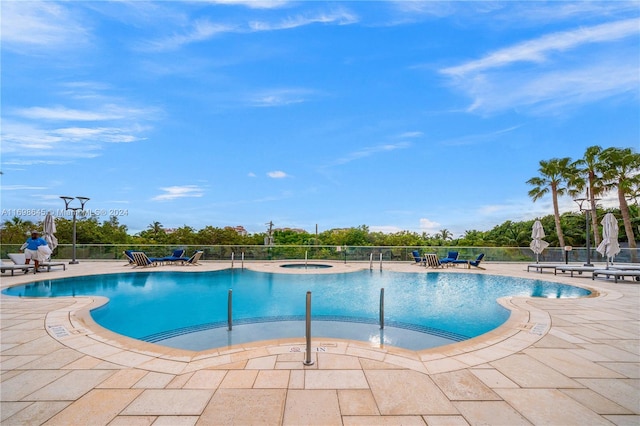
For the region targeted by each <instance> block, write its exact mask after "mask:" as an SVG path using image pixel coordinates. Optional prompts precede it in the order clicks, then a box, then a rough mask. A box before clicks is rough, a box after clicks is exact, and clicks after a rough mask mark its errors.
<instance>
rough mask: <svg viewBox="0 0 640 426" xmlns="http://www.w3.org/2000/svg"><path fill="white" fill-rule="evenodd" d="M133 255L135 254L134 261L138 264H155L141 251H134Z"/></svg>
mask: <svg viewBox="0 0 640 426" xmlns="http://www.w3.org/2000/svg"><path fill="white" fill-rule="evenodd" d="M131 255H132V256H133V261H134V262H135V264H136V266H149V265H152V264H153V262H152V261H151V260H150V259H149V257H147V255H146V254H144V253H143V252H141V251H134V252H132V253H131Z"/></svg>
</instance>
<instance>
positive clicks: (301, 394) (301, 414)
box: [282, 389, 342, 426]
mask: <svg viewBox="0 0 640 426" xmlns="http://www.w3.org/2000/svg"><path fill="white" fill-rule="evenodd" d="M341 423H342V418H341V415H340V405H339V403H338V394H337V392H336V391H335V390H328V389H326V390H325V389H304V390H297V389H293V390H290V391H289V392H288V393H287V401H286V405H285V410H284V419H283V423H282V424H283V425H296V426H297V425H307V426H312V425H322V426H325V425H339V424H341Z"/></svg>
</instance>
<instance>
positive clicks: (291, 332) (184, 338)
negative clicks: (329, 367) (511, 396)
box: [3, 269, 590, 350]
mask: <svg viewBox="0 0 640 426" xmlns="http://www.w3.org/2000/svg"><path fill="white" fill-rule="evenodd" d="M381 288H384V301H385V306H384V314H385V315H384V318H385V325H386V326H385V330H384V331H383V332H380V330H379V326H378V319H379V306H380V289H381ZM229 290H232V294H233V324H234V327H233V330H232V331H231V332H229V331H227V315H228V312H227V305H228V294H229ZM307 291H311V292H312V318H313V321H314V322H313V328H312V330H313V331H312V335H314V336H322V337H336V338H349V339H355V340H364V341H367V340H368V341H371V342H379V343H380V344H385V343H386V344H392V345H394V346H400V347H404V348H407V349H414V350H417V349H425V348H428V347H433V346H439V345H443V344H447V343H451V342H455V341H460V340H464V339H468V338H471V337H475V336H478V335H480V334H483V333H486V332H488V331H490V330H492V329H494V328H496V327H498V326H499V325H501V324H502V323H503V322H504V321H506V319H507V318H508V317H509V311H508V310H507V309H505V308H503V307H502V306H500V305H499V304H498V303H497V302H496V299H498V298H499V297H503V296H532V297H548V298H564V297H582V296H586V295H588V294H590V293H589V291H588V290H585V289H581V288H578V287H573V286H568V285H562V284H557V283H551V282H545V281H540V280H530V279H518V278H510V277H498V276H491V275H484V274H461V273H429V274H417V273H399V272H390V271H379V272H378V271H360V272H352V273H340V274H271V273H262V272H255V271H249V270H238V269H228V270H223V271H216V272H169V271H164V272H138V273H126V274H111V275H96V276H86V277H74V278H65V279H59V280H47V281H39V282H36V283H32V284H28V285H23V286H16V287H12V288H8V289H5V290H4V291H3V293H4V294H7V295H12V296H22V297H56V296H80V295H99V296H105V297H108V298H109V299H110V301H109V303H108V304H106V305H104V306H102V307H100V308H98V309H95V310H93V311H92V312H91V314H92V316H93V318H94V320H95V321H96V322H97V323H98V324H100V325H102V326H103V327H105V328H108V329H110V330H113V331H115V332H117V333H120V334H123V335H126V336H129V337H133V338H136V339H142V340H147V341H151V342H158V343H161V344H164V345H167V346H174V347H179V348H184V349H191V350H202V349H208V348H213V347H219V346H225V345H229V344H238V343H244V342H247V341H255V340H265V339H275V338H283V337H303V336H304V322H303V320H304V315H305V301H306V293H307ZM314 331H315V332H314Z"/></svg>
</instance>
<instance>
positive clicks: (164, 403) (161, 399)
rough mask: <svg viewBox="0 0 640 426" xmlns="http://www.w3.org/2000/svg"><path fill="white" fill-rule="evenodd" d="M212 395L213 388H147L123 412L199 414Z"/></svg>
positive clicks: (129, 413) (159, 414)
mask: <svg viewBox="0 0 640 426" xmlns="http://www.w3.org/2000/svg"><path fill="white" fill-rule="evenodd" d="M212 395H213V391H212V390H197V389H146V390H144V391H143V392H142V394H141V395H140V396H138V397H137V398H136V399H135V400H134V401H133V402H132V403H131V404H129V406H127V408H125V409H124V410H123V411H122V414H124V415H135V416H148V415H156V416H192V415H195V416H199V415H200V414H202V411H203V410H204V408H205V406H206V405H207V403H208V402H209V399H211V396H212Z"/></svg>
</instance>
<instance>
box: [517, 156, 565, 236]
mask: <svg viewBox="0 0 640 426" xmlns="http://www.w3.org/2000/svg"><path fill="white" fill-rule="evenodd" d="M538 171H539V172H540V176H538V177H533V178H531V179H529V180H528V181H527V184H529V185H532V186H533V187H534V188H533V189H531V190H530V191H529V197H531V199H532V200H533V201H534V202H535V201H537V200H539V199H540V198H542V197H543V196H545V195H546V194H548V193H549V191H551V197H552V201H553V214H554V217H555V223H556V233H557V234H558V244H559V245H560V247H564V235H563V234H562V227H561V226H560V209H559V208H558V197H559V196H561V195H564V194H566V193H567V191H568V189H567V187H566V186H565V185H566V183H567V182H569V181H570V180H571V179H572V178H575V176H576V175H577V173H576V172H575V166H574V164H573V163H572V162H571V158H569V157H565V158H552V159H551V160H549V161H545V160H540V168H539V169H538Z"/></svg>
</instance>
